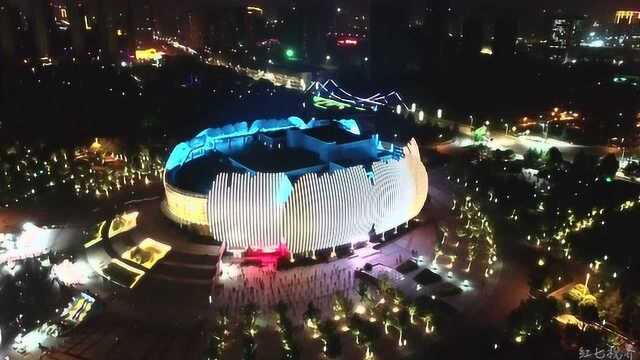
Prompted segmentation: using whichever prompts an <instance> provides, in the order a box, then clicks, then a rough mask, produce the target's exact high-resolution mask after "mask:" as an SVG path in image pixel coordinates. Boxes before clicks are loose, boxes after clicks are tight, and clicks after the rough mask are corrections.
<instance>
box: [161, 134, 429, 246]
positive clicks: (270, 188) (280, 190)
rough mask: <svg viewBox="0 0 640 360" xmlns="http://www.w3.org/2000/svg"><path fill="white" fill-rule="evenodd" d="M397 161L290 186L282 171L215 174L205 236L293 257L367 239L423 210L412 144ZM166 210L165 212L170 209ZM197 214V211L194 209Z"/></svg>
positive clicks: (312, 176) (424, 182)
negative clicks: (282, 248)
mask: <svg viewBox="0 0 640 360" xmlns="http://www.w3.org/2000/svg"><path fill="white" fill-rule="evenodd" d="M402 150H403V153H404V156H403V157H401V158H399V159H397V160H387V161H379V162H375V163H374V164H373V165H372V174H367V171H366V170H365V168H364V167H363V166H354V167H350V168H346V169H342V170H338V171H334V172H331V173H324V174H320V175H319V174H316V173H309V174H305V175H303V176H302V177H300V178H299V179H298V180H297V181H296V182H295V184H291V182H290V180H289V178H288V177H287V176H286V175H285V174H284V173H257V174H255V175H251V174H246V173H245V174H238V173H221V174H218V175H217V176H216V178H215V179H214V181H213V184H212V187H211V191H210V192H209V196H208V201H207V205H206V206H207V209H206V212H207V216H208V223H209V226H210V229H211V235H212V236H213V237H214V238H215V239H217V240H219V241H223V242H225V243H226V247H227V249H230V250H244V249H246V248H248V247H251V248H253V249H256V248H260V249H272V248H275V247H277V246H278V245H280V244H285V245H286V246H287V247H288V249H289V251H290V252H292V253H294V254H299V253H305V252H309V251H315V250H320V249H327V248H332V247H335V246H339V245H344V244H350V243H354V242H357V241H362V240H367V239H368V237H369V232H370V230H371V229H372V228H374V229H375V232H376V233H378V234H379V233H382V232H384V231H387V230H390V229H392V228H394V227H396V226H398V225H401V224H403V223H405V222H407V221H409V220H410V219H412V218H413V217H415V216H416V215H418V213H419V212H420V211H421V209H422V207H423V205H424V203H425V201H426V199H427V188H428V177H427V171H426V168H425V166H424V164H423V163H422V161H421V159H420V151H419V148H418V145H417V143H416V141H415V140H414V139H412V140H411V141H410V142H409V143H408V144H407V145H406V146H405V147H404V148H403V149H402ZM170 208H171V207H170ZM197 212H198V213H201V212H200V211H197Z"/></svg>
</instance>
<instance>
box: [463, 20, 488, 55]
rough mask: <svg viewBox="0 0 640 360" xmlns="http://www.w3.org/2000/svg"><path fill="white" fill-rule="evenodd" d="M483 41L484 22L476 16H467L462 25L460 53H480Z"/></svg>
mask: <svg viewBox="0 0 640 360" xmlns="http://www.w3.org/2000/svg"><path fill="white" fill-rule="evenodd" d="M483 41H484V24H483V21H482V18H480V17H478V16H474V15H471V16H468V17H467V18H466V19H465V20H464V23H463V25H462V53H463V55H464V56H467V57H475V56H479V55H480V51H481V50H482V42H483Z"/></svg>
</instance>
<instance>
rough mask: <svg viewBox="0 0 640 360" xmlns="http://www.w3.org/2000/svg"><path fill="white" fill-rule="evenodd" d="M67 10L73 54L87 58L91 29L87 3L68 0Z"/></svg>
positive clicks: (80, 0) (78, 57)
mask: <svg viewBox="0 0 640 360" xmlns="http://www.w3.org/2000/svg"><path fill="white" fill-rule="evenodd" d="M66 11H67V17H68V19H69V20H68V21H69V28H70V31H71V46H72V47H73V54H74V56H75V57H76V58H77V59H85V58H87V32H88V31H90V30H91V26H90V20H89V17H88V15H87V8H86V4H85V2H84V1H82V0H67V7H66Z"/></svg>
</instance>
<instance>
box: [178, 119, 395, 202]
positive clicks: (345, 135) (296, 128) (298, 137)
mask: <svg viewBox="0 0 640 360" xmlns="http://www.w3.org/2000/svg"><path fill="white" fill-rule="evenodd" d="M394 156H395V157H396V158H398V157H401V156H402V154H401V152H397V151H395V152H394V145H393V144H390V143H385V144H383V143H382V142H381V141H380V139H379V137H378V135H377V134H373V133H372V134H362V133H360V128H359V127H358V124H357V122H356V121H355V120H352V119H344V120H338V121H335V120H312V121H310V122H309V123H305V122H304V121H303V120H302V119H300V118H296V117H290V118H287V119H274V120H256V121H254V122H253V124H252V125H251V126H250V127H249V126H248V124H247V123H236V124H233V125H227V126H225V127H223V128H214V129H206V130H204V131H202V132H201V133H200V134H198V136H196V137H195V138H193V139H191V140H189V141H186V142H183V143H180V144H178V145H177V146H176V148H175V149H174V150H173V152H172V153H171V155H170V156H169V160H168V161H167V165H166V172H167V180H168V181H169V182H170V183H171V184H173V185H175V186H177V187H179V188H181V189H184V190H187V191H191V192H195V193H199V194H205V193H207V191H208V190H209V189H210V187H211V182H212V181H213V180H214V179H215V177H216V175H217V174H219V173H223V172H226V173H249V174H253V175H255V174H257V173H284V174H286V175H287V176H288V177H289V178H290V179H291V181H292V182H295V180H296V179H297V178H299V177H300V176H302V175H304V174H307V173H320V174H321V173H326V172H332V171H335V170H339V169H344V168H347V167H352V166H358V165H361V166H364V167H365V169H366V170H367V171H370V170H371V164H372V163H374V162H376V161H384V160H388V159H391V158H392V157H394Z"/></svg>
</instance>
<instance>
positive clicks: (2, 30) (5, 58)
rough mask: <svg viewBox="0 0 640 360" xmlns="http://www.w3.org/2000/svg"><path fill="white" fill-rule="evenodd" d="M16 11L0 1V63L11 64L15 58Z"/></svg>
mask: <svg viewBox="0 0 640 360" xmlns="http://www.w3.org/2000/svg"><path fill="white" fill-rule="evenodd" d="M18 17H19V13H18V9H16V8H14V7H12V6H11V5H9V3H8V2H7V1H6V0H0V62H1V63H3V64H7V63H12V62H14V61H15V59H16V56H17V42H18V39H17V37H18V26H19V25H18Z"/></svg>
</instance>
